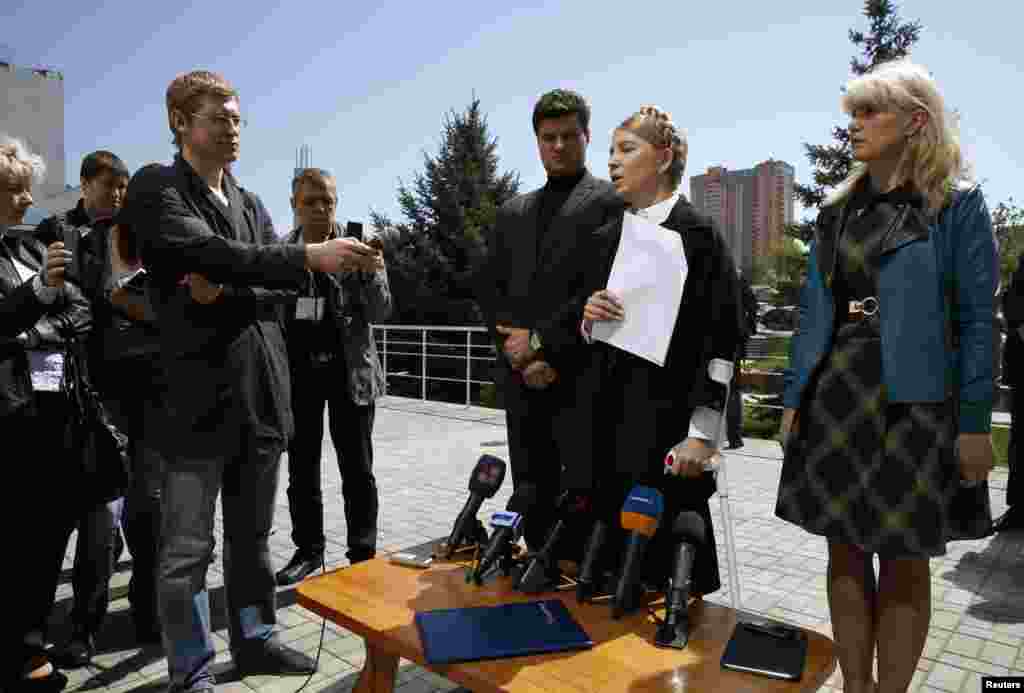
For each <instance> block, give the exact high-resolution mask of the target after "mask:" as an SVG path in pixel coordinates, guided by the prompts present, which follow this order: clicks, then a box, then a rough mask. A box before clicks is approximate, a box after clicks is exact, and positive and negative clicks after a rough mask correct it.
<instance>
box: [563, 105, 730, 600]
mask: <svg viewBox="0 0 1024 693" xmlns="http://www.w3.org/2000/svg"><path fill="white" fill-rule="evenodd" d="M686 151H687V142H686V138H685V135H684V133H683V132H681V131H680V130H679V129H677V128H676V126H675V124H674V123H673V122H672V119H671V117H670V116H669V114H668V113H666V112H664V111H662V110H660V109H659V108H657V107H655V106H643V107H642V108H641V109H640V110H639V111H638V112H636V113H634V114H633V115H631V116H630V117H629V118H627V119H626V120H625V121H624V122H623V123H622V124H621V125H620V126H619V127H618V128H617V129H616V130H615V132H614V134H613V140H612V146H611V152H610V159H609V161H608V171H609V174H610V176H611V180H612V183H613V184H614V185H615V189H616V191H617V192H618V193H619V194H620V195H621V196H622V198H623V200H624V201H625V202H626V206H627V207H628V208H629V209H628V212H629V213H632V214H635V215H637V216H639V217H641V218H643V219H646V220H647V221H649V222H651V223H652V224H659V225H661V226H663V227H664V228H666V229H669V230H670V231H672V232H674V233H678V234H679V236H680V237H681V240H682V248H683V254H684V256H685V260H686V265H687V268H688V273H687V276H686V281H685V283H684V285H683V295H682V301H681V303H680V307H679V312H678V314H677V315H676V316H675V322H674V327H673V332H672V337H671V342H670V344H669V348H668V352H667V355H666V358H665V363H664V366H658V365H655V364H654V363H652V362H650V361H647V360H645V359H643V358H640V357H639V356H635V355H633V354H631V353H628V352H626V351H622V350H620V349H618V348H617V347H613V346H610V345H609V344H607V343H605V342H598V341H594V342H592V347H591V348H592V350H593V353H592V357H593V360H592V363H591V365H592V371H591V375H592V376H593V377H592V378H591V380H590V383H591V386H592V387H593V388H594V389H593V391H592V396H593V398H594V409H595V412H596V415H595V417H596V418H595V421H594V423H593V431H594V432H595V435H599V436H603V437H602V438H599V439H598V441H597V442H598V444H597V445H595V450H596V451H604V452H603V453H602V458H600V459H595V460H594V470H595V474H596V475H597V485H598V487H599V495H600V496H601V498H602V499H603V503H599V507H600V505H604V506H605V507H604V512H612V513H614V520H615V521H613V523H614V526H618V524H619V523H618V522H617V519H618V511H619V509H620V508H621V507H622V503H623V501H624V500H625V498H626V495H627V494H628V492H629V490H630V488H631V487H632V486H633V485H635V484H645V485H648V486H652V487H657V488H659V489H661V490H662V491H663V493H664V497H665V513H664V517H663V520H662V524H661V527H662V529H661V530H659V531H658V533H657V534H656V535H655V537H654V539H653V542H652V545H651V547H650V548H649V550H648V552H647V554H646V555H647V556H649V557H651V559H650V560H648V561H645V563H646V564H647V567H648V571H647V573H648V574H647V575H646V578H647V582H648V583H649V584H653V585H660V584H661V583H662V582H663V581H664V580H665V579H666V578H667V575H668V570H669V565H668V561H667V558H668V557H669V556H670V555H671V548H670V545H669V544H670V542H671V536H670V535H671V528H672V525H673V522H674V518H675V517H676V515H677V513H679V512H681V511H694V512H696V513H697V514H699V515H700V516H701V517H702V518H703V520H704V522H705V524H706V526H707V530H708V531H707V542H706V543H705V544H704V545H703V546H701V547H700V548H699V549H698V555H697V557H696V561H695V566H694V576H693V588H692V592H693V593H695V594H708V593H710V592H714V591H716V590H717V589H718V588H719V587H720V586H721V585H720V580H719V572H718V560H717V556H716V554H715V544H714V535H713V533H712V531H711V512H710V509H709V506H708V498H709V497H710V496H711V495H712V494H713V493H714V492H715V479H714V476H713V474H712V473H711V472H709V471H707V470H706V468H705V463H706V462H707V460H708V459H709V458H710V457H711V456H712V455H713V454H714V453H715V451H716V449H717V446H718V445H719V442H720V441H718V435H719V424H720V422H721V412H722V411H723V410H724V408H725V405H726V387H725V385H723V384H721V383H720V382H715V381H713V380H711V378H710V377H709V375H708V366H709V364H710V363H711V361H712V360H713V359H721V360H723V361H726V362H729V363H731V362H732V360H733V358H734V356H735V354H736V350H737V347H738V345H739V342H740V326H739V301H740V294H739V283H738V279H737V275H736V269H735V267H734V265H733V262H732V258H731V255H730V252H729V248H728V246H727V245H726V243H725V241H724V239H723V238H722V236H721V234H720V233H719V232H718V231H717V230H716V229H715V227H714V225H713V223H712V221H711V220H710V219H707V218H705V217H702V216H700V215H699V214H698V213H697V212H696V210H694V208H693V206H692V205H691V204H690V203H689V202H688V201H687V199H686V198H685V197H684V196H683V195H682V194H681V193H680V192H679V191H678V187H679V183H680V181H681V180H682V177H683V170H684V168H685V166H686ZM623 219H624V217H623V214H621V213H620V214H619V215H618V218H617V219H616V220H614V221H613V222H611V224H609V225H608V226H606V227H604V228H602V229H600V230H599V231H598V232H597V236H598V238H597V239H596V242H595V244H594V245H595V247H597V248H598V249H599V250H598V251H597V252H598V255H599V257H598V258H597V259H595V261H594V262H592V263H591V265H592V266H593V267H594V274H593V275H592V276H591V277H589V278H588V280H587V281H588V284H589V286H590V291H593V293H592V294H590V297H589V299H588V300H587V303H586V306H585V307H584V310H583V318H584V321H583V330H584V333H585V334H587V335H588V336H589V334H590V332H591V329H592V326H593V323H594V322H595V321H606V320H613V321H620V320H623V319H625V315H626V313H627V312H628V311H629V306H628V305H624V304H623V300H622V298H621V297H620V296H616V295H615V294H613V293H612V292H611V291H608V290H607V289H606V288H603V287H607V283H608V278H609V276H610V273H611V267H612V262H613V260H614V258H615V255H616V252H617V250H618V247H619V244H620V242H621V239H622V228H623ZM588 293H589V291H588ZM669 319H671V316H666V320H669ZM576 325H577V329H579V328H578V326H579V321H578V320H577V322H576ZM669 452H672V453H674V460H675V462H674V464H673V466H672V467H671V470H670V471H671V472H672V473H671V474H670V475H667V476H666V474H665V459H666V455H667V453H669ZM621 545H622V542H621V541H615V540H613V541H611V542H609V544H608V546H610V547H613V549H614V550H617V549H618V548H621ZM660 557H665V558H666V560H661V559H660ZM606 565H607V562H606ZM609 567H612V568H614V565H611V566H609Z"/></svg>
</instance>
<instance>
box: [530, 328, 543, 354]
mask: <svg viewBox="0 0 1024 693" xmlns="http://www.w3.org/2000/svg"><path fill="white" fill-rule="evenodd" d="M543 348H544V343H543V342H541V341H540V332H537V331H536V330H530V351H540V350H541V349H543Z"/></svg>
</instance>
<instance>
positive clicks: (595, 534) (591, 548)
mask: <svg viewBox="0 0 1024 693" xmlns="http://www.w3.org/2000/svg"><path fill="white" fill-rule="evenodd" d="M608 530H609V527H608V521H607V520H604V519H598V520H597V521H595V522H594V529H593V530H591V532H590V538H589V539H588V540H587V548H586V551H584V553H583V562H582V563H580V574H579V575H577V576H576V601H577V602H579V603H580V604H586V603H588V602H589V601H590V600H591V599H593V598H594V594H595V593H596V592H597V584H596V583H597V580H599V579H600V578H601V573H602V566H601V554H602V552H603V551H604V546H605V543H607V541H608Z"/></svg>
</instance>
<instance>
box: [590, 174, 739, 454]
mask: <svg viewBox="0 0 1024 693" xmlns="http://www.w3.org/2000/svg"><path fill="white" fill-rule="evenodd" d="M678 201H679V193H672V196H671V197H669V198H668V199H667V200H662V201H661V202H657V203H655V204H653V205H651V206H650V207H646V208H644V209H631V210H630V212H631V213H633V214H635V215H637V216H638V217H641V218H642V219H646V220H647V221H649V222H651V223H652V224H664V223H665V220H666V219H668V215H669V214H671V213H672V208H673V207H675V206H676V202H678ZM580 329H581V331H582V332H583V338H584V339H585V340H586V342H587V344H590V343H591V341H592V338H591V336H590V331H589V329H588V326H587V324H586V320H584V321H583V324H582V325H581V326H580ZM721 418H722V415H721V413H720V412H717V411H715V410H714V409H712V408H711V407H697V408H696V409H694V411H693V416H691V417H690V427H689V431H688V432H687V437H688V438H699V439H701V440H711V441H714V440H717V438H718V429H719V424H720V422H721Z"/></svg>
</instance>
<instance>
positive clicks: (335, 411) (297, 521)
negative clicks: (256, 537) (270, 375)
mask: <svg viewBox="0 0 1024 693" xmlns="http://www.w3.org/2000/svg"><path fill="white" fill-rule="evenodd" d="M291 372H292V412H293V413H294V416H295V436H294V438H293V439H292V442H291V444H290V445H289V447H288V509H289V512H290V513H291V518H292V541H293V542H295V546H296V548H297V549H299V550H300V551H302V552H304V553H307V554H311V555H316V554H320V553H322V552H323V550H324V545H325V543H326V537H325V536H324V496H323V485H322V483H321V476H320V470H321V467H320V463H321V459H322V456H323V439H324V407H325V406H326V407H327V409H328V412H329V417H330V432H331V442H332V443H333V444H334V450H335V452H336V453H337V457H338V470H339V471H340V472H341V495H342V497H343V498H344V500H345V525H346V527H347V528H348V552H347V554H346V555H347V556H348V558H349V560H350V561H353V562H356V561H361V560H366V559H369V558H373V557H374V555H376V550H377V514H378V494H377V480H376V478H375V477H374V475H373V420H374V416H375V414H376V405H374V404H373V403H370V404H368V405H358V404H355V403H354V402H353V401H352V398H351V396H350V395H349V383H348V371H347V368H346V367H345V362H344V359H342V358H340V357H336V358H335V359H334V360H332V361H329V362H327V363H315V362H312V361H310V360H308V359H306V358H301V357H293V358H292V361H291Z"/></svg>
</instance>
